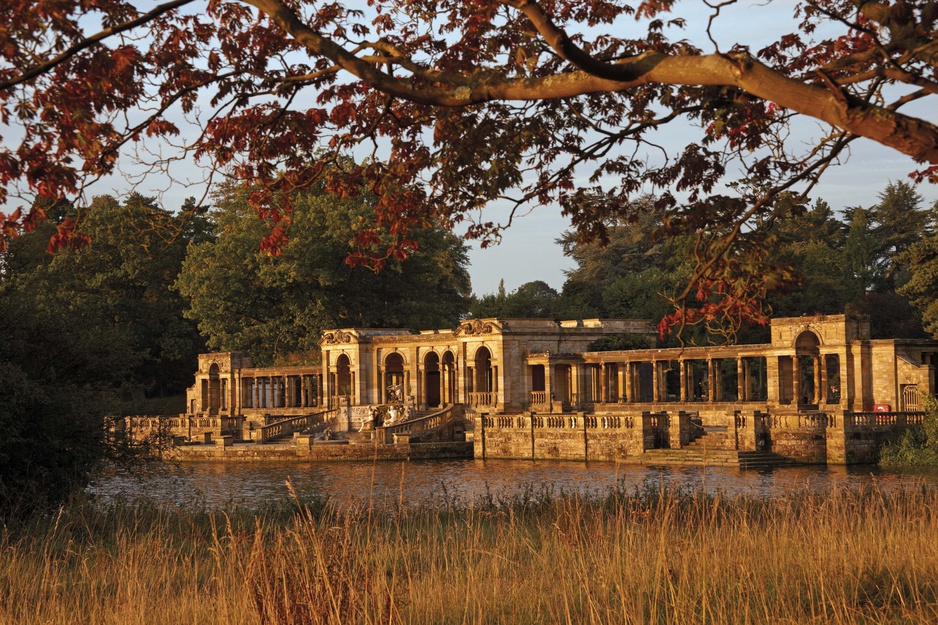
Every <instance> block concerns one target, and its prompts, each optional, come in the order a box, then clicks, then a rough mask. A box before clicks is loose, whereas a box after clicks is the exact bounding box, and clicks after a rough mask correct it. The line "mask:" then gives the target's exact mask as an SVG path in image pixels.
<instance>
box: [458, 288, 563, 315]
mask: <svg viewBox="0 0 938 625" xmlns="http://www.w3.org/2000/svg"><path fill="white" fill-rule="evenodd" d="M559 297H560V294H559V293H557V291H555V290H554V289H553V288H552V287H551V286H550V285H549V284H547V283H546V282H544V281H543V280H534V281H533V282H526V283H524V284H522V285H521V286H519V287H518V288H517V289H515V290H514V291H512V292H511V293H506V292H505V281H504V280H502V281H501V283H500V284H499V287H498V292H497V293H492V294H489V295H483V296H481V297H478V296H474V297H473V298H472V301H471V302H470V304H469V315H470V316H472V317H475V318H477V319H484V318H487V317H502V318H516V319H525V318H531V319H554V318H556V317H557V300H558V298H559Z"/></svg>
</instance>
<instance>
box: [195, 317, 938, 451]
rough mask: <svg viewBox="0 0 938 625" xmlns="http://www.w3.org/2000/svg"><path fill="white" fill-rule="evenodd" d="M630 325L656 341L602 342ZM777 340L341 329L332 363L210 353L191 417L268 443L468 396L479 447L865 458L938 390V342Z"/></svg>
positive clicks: (832, 337)
mask: <svg viewBox="0 0 938 625" xmlns="http://www.w3.org/2000/svg"><path fill="white" fill-rule="evenodd" d="M621 335H632V336H633V337H637V338H638V339H639V342H641V341H645V342H647V344H648V345H649V347H648V348H641V349H629V350H620V351H590V346H591V345H592V344H593V343H594V342H595V341H596V340H597V339H601V338H606V337H613V336H621ZM771 337H772V338H771V343H768V344H762V345H737V346H721V347H684V348H667V349H660V348H652V347H650V345H652V344H653V333H652V328H651V324H650V323H649V322H647V321H636V320H605V319H590V320H582V321H561V322H554V321H549V320H544V319H474V320H468V321H465V322H463V323H461V324H460V325H459V327H457V328H456V329H455V330H428V331H424V332H421V333H419V334H413V333H410V332H407V331H404V330H383V329H367V328H352V329H340V330H334V331H330V332H326V333H325V334H324V336H323V338H322V340H321V341H320V346H321V349H322V365H321V366H320V367H279V368H254V367H252V366H251V360H250V357H249V356H247V355H244V354H239V353H217V354H203V355H202V356H200V359H199V371H198V372H197V374H196V383H195V385H194V386H193V387H192V388H191V389H190V390H189V394H188V398H187V399H188V407H189V413H188V414H187V415H184V417H185V418H188V419H189V424H190V425H189V433H188V435H189V436H190V437H192V436H193V429H192V427H191V423H192V419H202V420H206V419H208V420H212V423H213V424H214V423H215V421H214V420H215V419H217V420H218V421H217V422H218V423H221V422H222V419H223V418H224V419H226V420H225V421H224V422H225V423H226V424H227V426H228V430H229V431H228V432H223V431H222V430H221V428H218V427H213V431H214V432H215V433H216V434H218V435H221V434H225V433H228V434H231V435H232V436H234V437H235V439H242V440H267V439H266V438H265V437H267V436H268V434H269V432H273V431H274V430H272V429H271V428H272V427H274V426H273V425H272V424H277V423H286V420H289V419H293V422H296V423H300V421H299V419H301V418H307V421H302V423H304V424H305V423H312V422H314V421H315V419H314V417H313V416H308V417H304V415H316V414H320V413H322V412H323V411H326V410H330V411H333V412H332V413H330V414H331V415H332V416H330V417H329V418H330V419H332V421H331V423H332V427H334V428H335V429H336V430H337V431H340V432H341V431H349V430H354V429H357V428H359V427H360V426H361V425H362V424H363V423H365V422H366V421H368V422H370V420H371V415H372V414H373V409H374V407H375V406H378V405H388V404H399V405H403V406H405V409H408V408H406V407H409V410H410V411H411V413H413V412H414V411H432V410H434V409H440V408H442V407H444V406H447V405H461V406H465V408H466V409H467V410H468V411H469V415H470V417H472V419H473V420H474V426H475V427H474V428H473V427H472V426H471V425H470V427H469V428H468V432H467V433H466V435H467V436H468V438H469V439H470V440H473V441H474V443H475V448H476V455H477V456H479V457H490V458H494V457H502V458H566V459H603V460H617V461H634V460H635V459H636V458H641V456H642V455H643V454H644V453H645V452H646V451H648V450H650V449H656V448H671V449H680V448H684V447H687V446H689V445H693V444H694V440H695V439H698V438H700V437H701V435H702V434H701V432H703V433H706V430H707V429H708V428H709V429H710V430H719V431H720V433H721V434H720V436H721V437H722V438H721V439H720V441H721V443H720V444H721V445H722V446H723V447H724V448H728V449H735V450H739V451H752V452H756V451H767V452H773V453H776V454H779V455H782V456H784V457H787V458H792V459H797V460H800V461H804V462H825V461H826V462H831V463H852V462H864V461H869V460H870V459H872V458H874V457H875V453H876V449H877V448H878V444H879V442H880V441H881V440H882V438H883V437H884V436H885V435H886V434H887V433H888V432H889V431H892V430H894V429H896V428H902V427H906V426H907V425H908V424H909V423H912V422H916V421H920V419H921V417H920V398H921V397H922V396H924V395H926V394H934V393H935V391H936V374H935V371H936V364H938V342H935V341H925V340H900V339H889V340H872V339H871V338H870V326H869V321H868V320H866V319H863V318H858V317H852V316H848V315H828V316H811V317H797V318H783V319H774V320H772V323H771ZM633 342H634V339H633ZM871 415H872V416H871ZM323 418H324V417H323ZM237 420H240V428H239V427H236V426H233V425H232V424H233V423H235V422H237ZM291 423H292V422H291ZM297 427H298V426H297ZM276 431H277V432H280V431H281V430H276ZM389 432H390V430H389ZM194 434H195V436H196V437H198V436H201V435H202V433H201V431H200V430H199V429H198V428H196V431H195V432H194ZM388 436H389V434H388Z"/></svg>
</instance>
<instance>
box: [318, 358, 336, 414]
mask: <svg viewBox="0 0 938 625" xmlns="http://www.w3.org/2000/svg"><path fill="white" fill-rule="evenodd" d="M329 353H330V352H329V350H323V352H322V393H321V396H322V397H323V402H322V406H323V408H333V407H334V406H331V405H330V402H331V401H332V388H331V385H330V384H329V383H330V379H329V374H330V373H331V371H330V370H329Z"/></svg>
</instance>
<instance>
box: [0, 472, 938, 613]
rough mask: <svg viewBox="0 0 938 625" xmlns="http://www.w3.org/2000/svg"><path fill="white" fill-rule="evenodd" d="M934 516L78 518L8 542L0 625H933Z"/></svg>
mask: <svg viewBox="0 0 938 625" xmlns="http://www.w3.org/2000/svg"><path fill="white" fill-rule="evenodd" d="M936 511H938V492H936V490H935V489H934V488H931V487H927V486H925V485H918V486H909V487H906V488H905V489H903V490H899V491H885V490H880V489H878V488H876V487H875V485H874V486H872V487H868V488H865V489H863V490H858V491H849V490H836V491H833V492H831V493H828V494H804V493H802V494H792V495H791V496H789V497H786V498H782V499H774V500H766V499H759V498H753V497H728V496H721V495H715V496H711V495H704V494H702V493H700V492H668V491H664V490H658V489H650V490H645V491H635V492H628V493H627V492H624V491H613V492H610V493H608V494H605V495H593V496H588V497H577V496H566V495H557V494H555V493H552V492H551V491H541V492H536V491H532V492H528V493H526V494H523V495H520V496H517V497H514V498H510V499H505V500H500V499H498V498H496V497H489V498H487V499H484V500H479V501H476V502H474V503H473V504H471V505H460V504H458V503H455V502H451V501H446V500H443V501H441V502H439V504H438V505H435V506H429V507H420V508H402V509H399V510H394V511H384V512H382V511H376V510H367V509H364V510H362V509H353V510H338V509H336V508H334V507H333V506H331V505H328V504H327V503H325V502H322V501H312V502H306V503H303V504H300V503H298V502H296V501H294V502H289V503H286V504H283V505H280V506H274V507H270V508H267V509H265V510H259V511H248V510H238V509H233V510H228V511H220V512H213V513H209V512H199V513H186V512H182V511H174V510H168V509H162V508H158V507H154V506H152V505H149V504H146V503H138V504H134V505H127V504H114V505H110V506H108V507H101V506H97V507H96V506H95V505H92V504H91V503H90V502H87V501H83V502H82V501H79V502H72V503H71V504H69V505H67V506H66V507H64V508H62V509H61V510H60V511H59V513H58V514H57V515H51V516H47V517H41V518H36V519H34V520H32V521H30V522H28V523H27V524H25V525H21V526H18V527H16V528H5V529H4V530H3V535H2V536H0V540H2V542H3V546H2V548H0V622H4V623H6V622H9V623H37V624H38V623H74V622H81V623H121V624H123V623H188V622H193V623H194V622H199V623H245V624H250V623H258V624H263V623H270V624H273V623H378V622H381V623H538V622H576V623H610V622H621V623H694V622H714V623H747V622H751V623H764V622H773V623H812V622H813V623H884V622H903V623H925V622H934V621H935V620H936V619H938V542H936V541H935V540H934V537H935V536H936V535H938V515H936Z"/></svg>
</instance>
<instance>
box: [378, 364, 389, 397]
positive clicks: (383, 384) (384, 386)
mask: <svg viewBox="0 0 938 625" xmlns="http://www.w3.org/2000/svg"><path fill="white" fill-rule="evenodd" d="M377 368H378V403H379V404H386V403H388V381H387V379H386V378H385V372H384V365H378V367H377Z"/></svg>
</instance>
